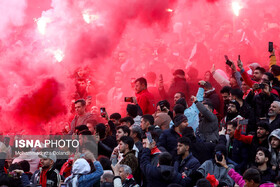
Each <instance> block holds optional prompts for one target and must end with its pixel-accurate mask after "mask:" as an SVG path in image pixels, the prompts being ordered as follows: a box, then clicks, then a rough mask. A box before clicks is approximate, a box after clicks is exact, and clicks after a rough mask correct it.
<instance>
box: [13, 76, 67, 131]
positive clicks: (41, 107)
mask: <svg viewBox="0 0 280 187" xmlns="http://www.w3.org/2000/svg"><path fill="white" fill-rule="evenodd" d="M60 87H61V85H59V83H58V82H57V81H56V80H55V79H53V78H50V79H47V80H45V81H44V82H42V85H41V87H40V88H39V89H38V90H35V91H33V92H31V93H30V94H28V95H24V96H22V97H21V98H20V99H19V100H18V103H17V104H16V107H15V115H16V116H15V117H16V119H17V120H18V122H19V124H21V125H23V126H25V127H26V128H27V129H29V130H30V131H29V132H32V133H42V131H41V130H42V126H43V125H45V124H46V123H48V122H49V121H50V120H51V119H53V118H54V117H56V116H58V115H60V114H66V112H67V111H66V107H65V105H63V100H62V98H61V95H60V90H61V88H60ZM41 125H42V126H41Z"/></svg>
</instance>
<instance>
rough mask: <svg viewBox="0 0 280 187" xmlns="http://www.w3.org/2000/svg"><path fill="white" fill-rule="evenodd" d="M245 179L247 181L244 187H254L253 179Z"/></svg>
mask: <svg viewBox="0 0 280 187" xmlns="http://www.w3.org/2000/svg"><path fill="white" fill-rule="evenodd" d="M244 181H245V185H244V187H253V186H254V182H253V180H251V181H248V180H246V179H244Z"/></svg>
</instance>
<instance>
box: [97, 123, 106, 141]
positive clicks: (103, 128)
mask: <svg viewBox="0 0 280 187" xmlns="http://www.w3.org/2000/svg"><path fill="white" fill-rule="evenodd" d="M95 129H96V133H98V134H99V137H100V139H103V138H105V136H106V126H105V124H104V123H99V124H97V125H96V127H95Z"/></svg>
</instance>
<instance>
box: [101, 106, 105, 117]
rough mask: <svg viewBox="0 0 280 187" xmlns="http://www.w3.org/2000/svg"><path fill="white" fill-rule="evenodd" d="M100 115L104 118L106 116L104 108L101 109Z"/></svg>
mask: <svg viewBox="0 0 280 187" xmlns="http://www.w3.org/2000/svg"><path fill="white" fill-rule="evenodd" d="M100 114H101V116H102V117H105V116H106V109H105V108H104V107H101V108H100Z"/></svg>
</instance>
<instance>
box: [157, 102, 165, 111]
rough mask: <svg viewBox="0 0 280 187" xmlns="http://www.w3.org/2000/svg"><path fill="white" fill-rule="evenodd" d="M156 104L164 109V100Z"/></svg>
mask: <svg viewBox="0 0 280 187" xmlns="http://www.w3.org/2000/svg"><path fill="white" fill-rule="evenodd" d="M158 105H159V107H160V110H161V111H164V107H165V102H164V101H160V102H159V103H158Z"/></svg>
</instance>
